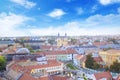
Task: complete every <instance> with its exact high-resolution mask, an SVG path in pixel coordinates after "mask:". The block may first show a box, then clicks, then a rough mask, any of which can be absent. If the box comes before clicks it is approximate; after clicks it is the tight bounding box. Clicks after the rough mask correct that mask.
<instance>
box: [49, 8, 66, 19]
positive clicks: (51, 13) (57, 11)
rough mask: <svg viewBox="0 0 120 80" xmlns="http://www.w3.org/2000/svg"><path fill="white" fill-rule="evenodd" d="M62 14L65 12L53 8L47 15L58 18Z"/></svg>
mask: <svg viewBox="0 0 120 80" xmlns="http://www.w3.org/2000/svg"><path fill="white" fill-rule="evenodd" d="M64 14H66V13H65V12H64V11H63V10H62V9H54V10H53V11H52V12H50V13H49V14H47V15H48V16H50V17H52V18H60V17H61V16H63V15H64Z"/></svg>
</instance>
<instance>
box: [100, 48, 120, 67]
mask: <svg viewBox="0 0 120 80" xmlns="http://www.w3.org/2000/svg"><path fill="white" fill-rule="evenodd" d="M99 55H100V56H101V58H102V59H103V61H104V64H105V65H106V66H110V65H111V64H113V62H114V61H116V60H117V61H118V62H120V50H115V49H111V50H107V51H100V52H99Z"/></svg>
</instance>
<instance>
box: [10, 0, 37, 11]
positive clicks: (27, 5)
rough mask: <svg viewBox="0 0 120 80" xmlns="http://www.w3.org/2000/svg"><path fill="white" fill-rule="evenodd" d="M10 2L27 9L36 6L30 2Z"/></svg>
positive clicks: (20, 0)
mask: <svg viewBox="0 0 120 80" xmlns="http://www.w3.org/2000/svg"><path fill="white" fill-rule="evenodd" d="M10 1H12V2H14V3H17V4H19V5H21V6H24V7H25V8H27V9H30V8H32V7H34V6H36V3H34V2H30V1H28V0H10Z"/></svg>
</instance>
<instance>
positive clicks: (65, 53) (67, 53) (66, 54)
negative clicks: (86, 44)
mask: <svg viewBox="0 0 120 80" xmlns="http://www.w3.org/2000/svg"><path fill="white" fill-rule="evenodd" d="M35 54H44V55H45V56H46V58H47V60H58V61H71V60H73V56H74V55H76V54H77V52H76V51H75V50H56V51H45V52H36V53H35Z"/></svg>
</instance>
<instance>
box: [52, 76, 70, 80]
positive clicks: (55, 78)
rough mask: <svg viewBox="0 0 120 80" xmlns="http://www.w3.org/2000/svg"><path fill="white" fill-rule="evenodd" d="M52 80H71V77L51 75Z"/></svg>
mask: <svg viewBox="0 0 120 80" xmlns="http://www.w3.org/2000/svg"><path fill="white" fill-rule="evenodd" d="M51 78H52V80H70V78H69V77H62V76H51Z"/></svg>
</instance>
